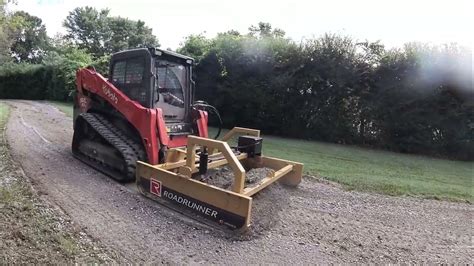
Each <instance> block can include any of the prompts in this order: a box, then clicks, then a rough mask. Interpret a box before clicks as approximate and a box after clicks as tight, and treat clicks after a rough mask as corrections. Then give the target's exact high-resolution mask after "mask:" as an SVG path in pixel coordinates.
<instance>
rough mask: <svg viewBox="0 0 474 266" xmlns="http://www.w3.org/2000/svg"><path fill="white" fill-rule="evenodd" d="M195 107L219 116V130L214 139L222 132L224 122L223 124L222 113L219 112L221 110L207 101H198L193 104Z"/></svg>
mask: <svg viewBox="0 0 474 266" xmlns="http://www.w3.org/2000/svg"><path fill="white" fill-rule="evenodd" d="M193 107H195V108H196V109H199V110H203V111H207V112H209V113H213V114H214V115H215V116H216V117H217V120H219V129H218V130H217V134H216V136H215V137H214V139H217V138H218V137H219V136H220V134H221V131H222V124H223V123H222V118H221V115H220V114H219V111H217V109H216V108H215V107H214V106H212V105H210V104H208V103H207V102H205V101H196V102H195V103H194V104H193Z"/></svg>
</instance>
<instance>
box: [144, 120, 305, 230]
mask: <svg viewBox="0 0 474 266" xmlns="http://www.w3.org/2000/svg"><path fill="white" fill-rule="evenodd" d="M238 134H240V135H243V134H245V135H252V136H260V131H259V130H255V129H248V128H239V127H235V128H233V129H232V130H230V131H229V132H228V133H227V134H226V135H225V136H224V137H223V138H222V140H213V139H207V138H201V137H196V136H188V144H187V147H186V149H172V150H170V151H169V152H168V157H167V163H164V164H160V165H150V164H147V163H144V162H138V164H137V185H138V186H139V188H140V185H139V184H141V182H143V181H144V180H145V181H146V180H149V179H154V180H158V181H160V182H162V184H163V186H166V187H168V188H170V189H173V190H174V191H177V192H179V193H181V194H183V195H186V196H189V197H192V198H193V199H196V200H199V201H201V202H205V203H206V204H209V205H212V206H215V207H217V208H220V209H222V210H225V211H228V212H230V213H234V214H237V215H240V216H242V217H245V225H246V226H245V227H247V226H249V224H250V212H251V203H252V198H251V196H253V195H255V194H256V193H257V192H259V191H261V190H262V189H264V188H266V187H267V186H269V185H270V184H272V183H274V182H276V181H280V182H282V183H283V184H286V185H289V186H296V185H298V184H299V183H300V182H301V178H302V172H303V164H301V163H298V162H293V161H288V160H283V159H277V158H272V157H266V156H255V157H253V158H249V156H248V155H247V154H246V153H241V154H238V155H236V154H234V152H233V151H232V150H231V148H230V146H229V144H228V143H227V142H226V141H227V140H229V139H231V138H232V137H233V136H235V135H238ZM202 147H205V148H207V149H208V150H209V151H211V153H212V155H210V156H214V157H218V158H220V159H217V160H215V161H212V162H210V163H209V164H208V169H212V168H216V167H220V166H223V165H228V166H229V167H230V168H231V169H232V171H233V174H234V182H233V185H232V187H231V188H230V189H229V190H227V189H222V188H219V187H216V186H213V185H209V184H207V183H204V182H201V181H198V180H195V179H193V178H192V176H193V174H195V173H197V172H198V167H199V164H198V161H199V160H198V157H199V156H198V155H197V154H196V150H197V149H199V148H202ZM216 151H217V152H216ZM259 167H267V168H271V169H273V171H271V172H270V173H269V174H268V176H266V177H265V178H263V179H262V180H260V181H259V182H258V183H257V184H254V185H252V186H248V187H246V186H245V173H246V171H245V168H247V169H251V168H259ZM141 192H142V193H143V194H145V195H146V196H149V197H153V195H151V194H150V193H149V191H143V189H142V190H141Z"/></svg>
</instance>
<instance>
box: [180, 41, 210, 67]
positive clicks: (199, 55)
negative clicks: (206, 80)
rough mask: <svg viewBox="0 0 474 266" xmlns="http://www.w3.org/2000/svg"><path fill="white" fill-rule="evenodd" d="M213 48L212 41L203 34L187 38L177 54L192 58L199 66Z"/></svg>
mask: <svg viewBox="0 0 474 266" xmlns="http://www.w3.org/2000/svg"><path fill="white" fill-rule="evenodd" d="M210 48H211V41H210V40H209V39H207V38H206V37H205V36H204V35H202V34H192V35H189V36H188V37H186V38H185V40H184V42H183V43H181V47H180V48H178V49H177V52H178V53H180V54H184V55H187V56H190V57H192V58H194V59H195V60H196V63H197V64H199V62H200V61H201V59H203V58H204V56H206V55H207V53H208V52H209V49H210Z"/></svg>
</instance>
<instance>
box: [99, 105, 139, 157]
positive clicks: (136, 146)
mask: <svg viewBox="0 0 474 266" xmlns="http://www.w3.org/2000/svg"><path fill="white" fill-rule="evenodd" d="M94 115H95V117H96V118H97V119H98V120H99V121H100V122H101V123H102V124H103V125H105V126H106V128H107V129H109V130H110V131H112V132H113V133H115V134H116V135H117V136H118V137H119V138H120V139H121V140H122V141H123V142H125V143H127V144H128V145H129V146H130V147H132V149H133V150H134V151H135V154H136V155H137V158H138V159H139V160H141V161H146V159H147V157H146V153H145V151H144V150H143V148H142V146H141V145H140V144H138V143H136V142H135V141H133V140H132V139H130V138H129V137H127V136H125V135H124V134H123V133H122V130H120V129H119V128H117V127H115V126H114V125H113V124H112V123H110V121H109V120H108V119H107V118H105V117H104V116H102V115H99V114H94Z"/></svg>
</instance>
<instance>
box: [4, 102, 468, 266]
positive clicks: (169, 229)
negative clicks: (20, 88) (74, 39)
mask: <svg viewBox="0 0 474 266" xmlns="http://www.w3.org/2000/svg"><path fill="white" fill-rule="evenodd" d="M7 103H8V104H9V105H10V106H11V107H12V108H11V115H10V120H9V123H8V125H7V139H8V142H9V144H10V147H11V152H12V155H13V157H14V159H15V160H16V161H18V162H19V163H21V165H22V167H23V169H24V171H25V173H26V175H27V176H28V177H29V178H30V179H31V181H32V183H33V185H34V186H35V188H36V189H37V190H38V191H39V192H40V194H41V195H42V196H41V197H42V198H43V199H44V200H46V201H48V202H49V203H51V204H53V205H56V206H59V207H60V208H61V209H62V210H64V212H65V213H66V214H67V215H68V216H69V218H70V219H71V220H72V221H73V222H74V223H75V224H76V225H77V226H79V227H80V228H82V229H83V230H84V231H85V232H87V233H88V234H89V235H90V236H91V237H92V238H93V239H96V240H97V241H100V242H101V243H102V244H103V245H104V246H105V247H107V248H108V249H109V250H110V252H114V253H116V254H118V257H119V258H120V260H122V262H124V263H126V262H138V263H161V262H163V263H196V262H197V263H206V264H207V263H215V264H223V263H238V264H260V263H263V264H267V263H277V264H312V263H318V262H319V263H323V262H324V263H347V262H361V263H368V262H374V263H395V262H398V263H400V262H435V263H440V262H451V263H471V262H472V260H471V259H472V256H473V246H472V239H473V237H472V236H473V231H472V225H473V207H472V205H470V204H466V203H451V202H443V201H435V200H424V199H416V198H405V197H390V196H383V195H376V194H368V193H359V192H353V191H344V190H342V189H341V188H339V187H338V186H337V185H334V184H330V183H328V182H324V181H318V180H316V179H315V178H312V177H304V179H303V182H302V183H301V184H300V186H299V187H298V188H297V189H291V188H286V187H283V186H280V185H278V184H275V185H273V186H271V187H269V188H268V189H266V190H264V191H263V192H262V193H260V194H259V195H257V196H256V198H255V200H254V210H253V223H254V226H253V228H252V230H250V231H249V232H248V233H247V234H246V235H243V236H239V235H231V234H229V233H225V232H222V231H218V230H216V229H211V228H208V227H205V226H203V225H200V224H198V223H196V222H195V221H193V220H190V219H187V218H185V217H183V216H182V215H180V214H178V213H175V212H173V211H171V210H169V209H167V208H165V207H162V206H161V205H158V204H156V203H155V202H152V201H150V200H148V199H146V198H144V197H142V196H140V195H139V194H138V193H137V192H136V190H135V189H134V185H133V184H128V185H125V186H124V185H121V184H119V183H117V182H114V181H113V180H111V179H109V178H108V177H106V176H104V175H102V174H100V173H98V172H96V171H95V170H93V169H91V168H89V167H88V166H86V165H84V164H82V163H81V162H79V161H77V160H76V159H74V158H73V157H72V155H71V150H70V145H71V139H72V133H73V130H72V119H71V118H69V117H66V116H65V115H64V114H63V113H61V112H60V111H58V110H57V109H56V108H55V107H53V106H51V105H48V104H46V103H42V102H30V101H7Z"/></svg>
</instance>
